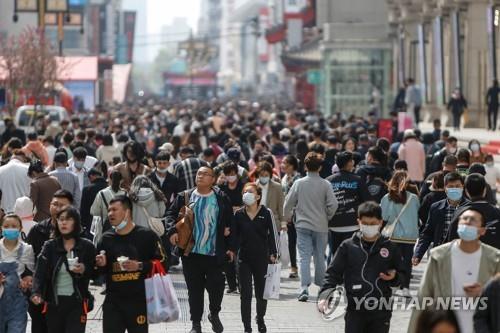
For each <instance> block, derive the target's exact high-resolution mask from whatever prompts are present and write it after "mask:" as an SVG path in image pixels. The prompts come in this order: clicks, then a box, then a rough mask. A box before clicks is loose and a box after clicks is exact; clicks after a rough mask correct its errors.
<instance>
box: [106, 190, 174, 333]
mask: <svg viewBox="0 0 500 333" xmlns="http://www.w3.org/2000/svg"><path fill="white" fill-rule="evenodd" d="M108 217H109V222H110V224H111V225H112V226H113V229H112V230H109V231H107V232H106V233H104V235H103V236H102V240H101V242H100V243H99V245H98V247H97V249H98V251H99V253H100V254H99V255H98V256H97V257H96V265H97V267H98V270H99V272H101V273H104V274H105V275H106V298H105V300H104V304H103V332H113V333H124V332H125V330H127V331H128V332H134V333H142V332H144V333H147V332H148V320H147V308H146V290H145V286H144V279H145V278H146V275H147V274H148V273H149V272H151V268H152V262H153V260H159V261H160V262H162V263H164V262H165V251H164V250H163V248H162V246H161V242H160V239H159V238H158V236H156V234H155V233H154V232H153V231H151V230H149V229H146V228H143V227H140V226H136V225H135V224H134V222H133V221H132V203H131V202H130V199H129V198H127V197H126V196H123V195H119V196H116V197H115V198H113V199H112V200H111V201H110V202H109V208H108ZM103 251H104V252H103ZM124 257H125V258H124ZM122 260H123V261H122Z"/></svg>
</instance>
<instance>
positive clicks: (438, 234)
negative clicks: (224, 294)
mask: <svg viewBox="0 0 500 333" xmlns="http://www.w3.org/2000/svg"><path fill="white" fill-rule="evenodd" d="M468 202H469V201H468V200H467V199H465V198H462V200H461V201H460V204H459V207H458V208H457V210H456V211H455V214H456V213H457V211H458V210H459V209H460V206H463V205H466V204H467V203H468ZM448 206H449V203H448V199H443V200H441V201H438V202H436V203H434V204H432V205H431V209H430V210H429V214H428V219H427V222H426V223H425V225H423V228H422V231H421V232H420V235H419V237H418V242H417V245H416V246H415V254H414V256H415V257H417V258H419V259H422V257H423V256H424V254H425V252H426V251H427V249H428V248H429V246H430V245H431V242H433V243H434V247H436V246H438V245H441V244H442V242H443V237H445V236H446V235H444V234H443V233H444V223H445V222H444V221H445V215H446V209H447V208H448ZM452 221H453V219H452ZM450 228H451V225H450ZM448 231H449V230H448Z"/></svg>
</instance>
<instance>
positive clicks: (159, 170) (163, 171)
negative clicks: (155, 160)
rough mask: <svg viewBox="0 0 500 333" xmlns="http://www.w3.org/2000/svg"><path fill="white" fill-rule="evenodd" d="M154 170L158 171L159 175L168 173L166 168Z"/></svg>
mask: <svg viewBox="0 0 500 333" xmlns="http://www.w3.org/2000/svg"><path fill="white" fill-rule="evenodd" d="M156 170H158V172H160V173H166V172H167V171H168V168H165V169H159V168H156Z"/></svg>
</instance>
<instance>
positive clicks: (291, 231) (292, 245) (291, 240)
mask: <svg viewBox="0 0 500 333" xmlns="http://www.w3.org/2000/svg"><path fill="white" fill-rule="evenodd" d="M287 234H288V252H290V266H292V268H297V229H295V224H293V223H288V225H287Z"/></svg>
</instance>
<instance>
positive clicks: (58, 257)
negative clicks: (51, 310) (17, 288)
mask: <svg viewBox="0 0 500 333" xmlns="http://www.w3.org/2000/svg"><path fill="white" fill-rule="evenodd" d="M73 252H74V255H75V257H78V258H79V260H78V261H79V262H80V263H82V264H83V265H85V271H84V272H83V274H75V273H73V272H71V271H69V269H68V260H67V258H66V250H65V249H64V245H63V240H62V238H55V239H51V240H49V241H47V242H46V243H45V245H44V246H43V249H42V252H41V253H40V255H39V256H38V262H37V265H36V271H35V275H34V278H33V289H32V292H33V294H34V295H40V296H41V297H42V299H43V300H45V301H47V302H49V303H51V304H55V305H58V297H57V290H56V284H57V275H58V273H59V271H60V270H61V269H66V270H68V272H69V274H70V275H71V277H72V278H73V288H74V290H75V294H76V296H77V298H78V299H80V300H83V299H87V298H88V297H89V281H90V278H91V277H92V275H93V274H94V266H95V256H96V250H95V247H94V245H93V244H92V243H91V242H90V241H88V240H86V239H84V238H78V239H76V243H75V247H74V248H73Z"/></svg>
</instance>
